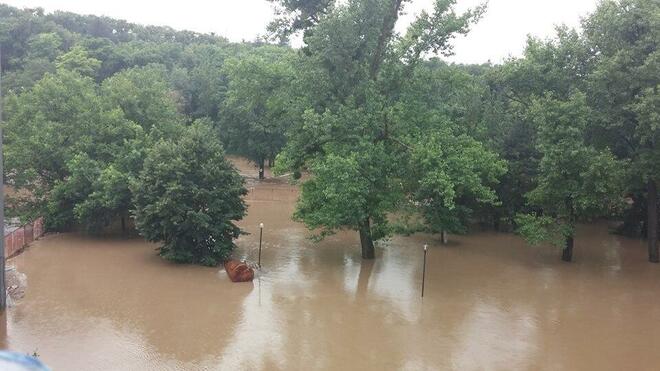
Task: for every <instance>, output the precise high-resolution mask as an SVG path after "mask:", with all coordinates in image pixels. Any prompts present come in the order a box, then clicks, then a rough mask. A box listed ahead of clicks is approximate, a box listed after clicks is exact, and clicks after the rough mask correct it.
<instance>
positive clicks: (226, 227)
mask: <svg viewBox="0 0 660 371" xmlns="http://www.w3.org/2000/svg"><path fill="white" fill-rule="evenodd" d="M131 191H132V193H133V205H134V209H133V217H134V218H135V223H136V226H137V229H138V231H139V232H140V234H142V235H143V236H144V237H145V238H146V239H147V240H149V241H153V242H162V246H161V247H160V255H161V256H163V257H164V258H166V259H168V260H172V261H175V262H179V263H195V264H202V265H209V266H212V265H216V264H217V263H218V262H221V261H223V260H225V259H227V258H228V256H229V254H230V253H231V251H232V249H233V248H234V247H235V245H234V242H233V240H234V239H235V238H237V237H238V236H239V235H240V233H241V231H240V229H239V228H238V227H237V226H236V224H235V221H237V220H240V219H242V218H243V216H244V214H245V210H246V206H245V203H244V201H243V198H242V197H243V196H244V195H245V194H246V193H247V190H246V189H245V188H244V186H243V178H241V176H240V175H239V174H238V172H237V171H236V169H235V168H234V167H233V166H232V165H231V164H230V163H229V162H228V161H227V160H226V159H225V157H224V151H223V148H222V145H221V143H220V140H219V138H218V136H217V134H216V133H215V132H214V131H213V129H212V128H211V127H210V125H209V124H208V123H207V122H203V121H199V120H198V121H196V122H195V123H194V124H193V125H192V126H190V127H189V128H187V130H186V131H185V132H184V133H183V134H182V136H181V137H180V138H179V139H177V140H161V141H159V142H158V143H157V144H156V145H155V146H154V147H153V148H151V149H149V150H148V151H147V156H146V159H145V161H144V168H143V170H142V171H141V172H140V175H139V177H137V179H136V180H135V181H133V182H132V184H131Z"/></svg>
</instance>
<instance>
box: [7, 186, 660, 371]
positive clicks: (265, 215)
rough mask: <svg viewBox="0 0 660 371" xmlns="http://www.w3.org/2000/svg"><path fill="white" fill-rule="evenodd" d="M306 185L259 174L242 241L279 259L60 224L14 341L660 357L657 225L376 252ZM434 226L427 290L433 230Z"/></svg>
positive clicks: (232, 358)
mask: <svg viewBox="0 0 660 371" xmlns="http://www.w3.org/2000/svg"><path fill="white" fill-rule="evenodd" d="M295 195H296V190H295V189H293V188H291V187H288V186H286V185H279V186H274V185H273V184H269V183H266V185H265V186H263V187H261V188H260V187H259V186H256V190H255V191H254V192H253V193H252V194H251V195H250V201H249V204H250V208H249V214H248V216H247V218H246V219H245V220H244V221H243V222H242V223H241V225H242V226H243V227H244V228H245V230H246V231H248V232H250V233H251V235H248V236H245V237H242V238H241V239H240V240H239V241H238V245H239V246H240V249H239V250H238V251H237V252H236V255H237V256H238V257H241V258H248V259H251V260H256V258H257V246H258V238H259V235H258V224H259V223H260V222H263V223H264V224H265V230H264V250H263V255H262V265H263V269H262V271H261V272H259V274H258V278H257V279H255V281H254V282H253V283H247V284H233V283H231V282H230V281H229V280H228V278H227V276H226V274H225V273H224V271H223V270H222V269H221V268H204V267H197V266H182V265H174V264H170V263H167V262H165V261H163V260H162V259H160V258H159V257H158V256H157V255H156V253H155V251H154V248H155V246H154V245H152V244H149V243H145V242H143V241H141V240H138V239H119V238H117V239H111V238H110V239H93V238H89V237H84V236H81V235H76V234H58V235H50V236H47V237H45V238H43V239H41V240H39V241H37V242H36V243H34V244H33V246H32V247H30V248H29V249H28V250H27V251H25V252H24V253H23V254H22V255H19V256H18V257H16V258H14V259H12V264H15V265H16V266H17V269H18V270H19V271H21V272H24V273H26V274H27V276H28V287H27V290H26V293H25V297H24V298H23V299H21V300H20V301H19V302H18V303H17V305H15V306H14V307H12V308H10V309H9V311H8V313H7V315H6V325H5V326H6V328H0V345H1V346H2V347H3V348H4V347H8V348H10V349H12V350H15V351H19V352H24V353H32V352H35V351H36V352H37V353H38V354H39V356H40V357H41V359H42V360H43V361H44V362H46V363H47V364H48V365H50V366H51V367H52V368H53V369H54V370H235V369H245V370H277V369H283V370H316V369H318V370H396V369H402V370H425V369H456V370H476V369H479V370H491V369H492V370H510V369H548V370H576V369H585V370H586V369H592V370H623V369H629V370H643V369H648V370H651V369H658V368H660V351H658V346H660V266H659V265H652V264H649V263H646V257H645V246H644V244H643V242H642V241H637V240H630V239H625V238H622V237H617V236H612V235H610V234H608V232H607V229H606V228H605V227H604V226H602V225H591V226H583V227H581V228H580V230H579V234H578V238H577V240H576V250H575V260H576V261H575V262H574V263H572V264H566V263H562V262H561V261H560V260H559V252H558V251H556V250H554V249H551V248H531V247H527V246H525V245H524V243H523V242H522V241H521V240H520V239H519V238H517V237H515V236H511V235H508V234H498V233H493V232H479V233H475V234H472V235H469V236H460V237H456V236H452V238H451V241H450V242H451V243H450V244H449V245H448V246H442V245H440V244H439V241H438V238H437V237H433V236H426V235H416V236H413V237H405V238H404V237H397V238H394V239H392V240H391V241H388V242H386V243H381V244H380V245H379V246H378V248H377V258H376V260H374V261H362V260H361V259H360V252H359V246H358V244H359V241H358V238H357V235H356V233H340V234H338V235H335V236H332V237H329V238H328V239H327V240H325V241H324V242H322V243H320V244H314V243H312V242H310V241H309V240H307V239H306V237H307V236H308V232H307V231H306V230H305V228H304V227H303V226H302V225H300V224H297V223H294V222H292V221H291V220H290V215H291V213H292V211H293V202H294V199H295ZM426 242H428V243H429V245H430V247H429V253H428V266H427V280H426V292H425V297H424V298H423V299H421V298H420V285H421V273H422V245H423V244H424V243H426Z"/></svg>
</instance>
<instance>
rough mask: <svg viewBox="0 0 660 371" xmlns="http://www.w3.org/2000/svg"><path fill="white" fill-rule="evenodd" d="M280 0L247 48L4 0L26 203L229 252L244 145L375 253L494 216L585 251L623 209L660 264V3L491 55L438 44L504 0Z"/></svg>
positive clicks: (20, 210)
mask: <svg viewBox="0 0 660 371" xmlns="http://www.w3.org/2000/svg"><path fill="white" fill-rule="evenodd" d="M271 2H272V3H273V6H274V7H276V9H277V14H278V16H277V18H276V20H275V21H274V22H273V23H272V24H271V25H270V26H269V34H268V36H267V37H264V38H263V39H262V40H259V41H254V42H243V43H232V42H229V41H227V40H226V39H224V38H223V37H221V36H218V35H213V34H200V33H195V32H189V31H178V30H173V29H171V28H167V27H155V26H142V25H137V24H132V23H128V22H125V21H122V20H116V19H110V18H106V17H96V16H82V15H76V14H73V13H67V12H54V13H46V12H45V11H44V10H43V9H17V8H13V7H10V6H7V5H1V4H0V48H1V57H0V63H1V66H2V67H1V69H0V72H1V74H2V91H3V104H2V105H3V112H2V115H3V117H2V118H3V129H4V145H5V157H4V161H5V163H4V176H5V183H6V184H9V185H11V186H13V187H15V188H16V189H17V190H19V191H18V192H16V195H15V196H14V197H13V198H12V199H10V200H8V202H9V210H8V212H11V213H12V214H13V215H17V216H20V217H21V218H23V219H30V218H34V217H36V216H40V215H43V216H45V218H46V223H47V228H48V229H49V230H51V231H65V230H70V229H72V228H82V229H84V230H85V231H87V232H89V233H99V232H100V231H102V230H103V229H104V228H106V227H108V226H109V225H110V224H111V223H114V222H118V221H121V224H122V225H124V224H126V223H128V221H129V220H133V221H134V225H135V227H136V228H137V230H138V231H139V232H140V234H141V235H143V236H144V237H145V238H146V239H147V240H149V241H154V242H160V243H161V245H162V246H161V248H160V254H161V255H162V256H163V257H165V258H167V259H170V260H173V261H177V262H186V263H196V264H203V265H215V264H217V263H218V262H220V261H222V260H223V259H226V258H227V257H228V256H229V254H230V253H231V251H232V249H233V248H234V247H235V246H234V239H235V238H236V237H238V236H239V235H240V234H241V230H240V228H238V227H237V225H236V221H238V220H240V219H241V218H242V217H243V216H244V214H245V212H246V208H247V206H246V204H245V201H244V200H243V196H244V195H245V194H246V193H247V190H246V187H245V184H244V180H243V179H242V177H241V176H240V175H239V174H238V173H237V171H236V170H235V169H234V167H233V166H232V165H231V163H230V162H229V161H228V160H227V159H226V154H233V155H239V156H243V157H246V158H248V159H249V160H250V161H252V162H253V163H254V164H255V166H257V167H258V168H259V169H264V168H265V167H266V166H267V165H270V166H272V167H273V169H274V170H275V171H276V173H277V174H291V181H292V182H297V183H299V184H300V187H301V195H300V199H299V200H298V203H297V207H296V212H295V213H294V218H295V219H296V220H298V221H301V222H303V223H304V224H305V225H306V226H308V227H309V229H310V230H311V231H312V232H313V238H315V239H318V240H320V239H322V238H324V237H326V236H328V235H330V234H332V233H335V232H337V231H339V230H352V231H355V233H357V234H359V237H360V245H361V255H362V257H363V258H364V259H372V258H374V257H375V247H374V243H375V242H376V241H379V240H382V239H387V238H389V237H391V236H393V235H396V234H403V235H408V234H412V233H416V232H429V233H438V234H442V235H443V238H444V236H445V235H446V234H448V233H449V234H462V233H469V232H470V230H471V229H473V228H477V227H479V226H481V227H487V228H493V229H496V230H499V231H504V232H512V233H518V234H520V235H521V236H522V237H524V238H525V239H526V240H527V241H528V242H529V243H530V244H531V245H545V246H547V245H551V246H555V247H557V249H558V250H557V251H558V252H560V254H561V258H562V259H563V260H564V261H571V260H572V253H573V247H574V240H576V241H579V235H577V236H576V226H577V225H578V224H579V223H588V222H592V221H596V220H602V219H606V220H612V221H619V222H620V223H619V227H618V228H617V229H616V231H614V232H616V233H620V234H624V235H627V236H632V237H638V238H645V239H647V240H648V259H649V261H650V262H654V263H657V262H659V261H660V256H659V254H658V241H657V240H658V227H659V224H660V223H659V221H658V190H657V183H658V181H659V180H660V95H659V90H660V52H658V50H657V44H658V41H659V40H660V3H659V2H658V1H657V0H604V1H602V2H600V3H599V5H598V7H597V9H596V10H595V11H594V12H593V13H592V14H589V15H588V16H587V17H585V18H584V19H583V20H582V22H581V27H580V28H579V29H571V28H568V27H565V26H561V25H558V26H557V28H556V34H555V36H554V37H552V38H549V39H538V38H534V37H530V38H529V39H528V40H527V44H526V47H525V51H524V53H523V55H522V56H520V57H512V58H510V59H508V60H506V61H505V62H504V63H501V64H490V63H489V64H483V65H464V64H449V63H446V62H444V61H443V60H442V56H449V55H451V54H452V42H453V40H454V39H455V38H456V37H458V36H460V35H465V34H467V33H468V32H469V31H470V28H471V27H472V26H473V25H474V24H475V23H477V22H479V20H480V18H482V17H483V15H484V14H485V13H486V12H487V11H488V9H487V6H486V5H484V6H480V7H476V8H473V9H471V10H468V11H466V12H462V13H457V12H456V10H455V7H454V5H455V0H435V1H434V7H433V9H431V10H429V11H428V12H422V13H421V14H419V15H418V16H417V17H416V18H415V19H414V20H413V21H412V23H411V24H410V25H409V26H408V27H407V29H406V31H405V32H402V33H399V32H397V31H396V25H397V23H398V21H400V16H401V14H402V13H403V12H404V11H405V8H406V5H407V3H409V2H410V1H407V0H387V1H382V0H348V1H343V2H339V1H334V0H271ZM293 35H302V40H303V45H302V46H301V47H300V48H293V47H291V46H290V43H289V40H290V38H291V37H292V36H293ZM263 175H264V173H263V170H261V171H260V177H263ZM576 237H577V239H576ZM578 244H579V243H578Z"/></svg>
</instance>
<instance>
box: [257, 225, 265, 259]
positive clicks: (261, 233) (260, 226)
mask: <svg viewBox="0 0 660 371" xmlns="http://www.w3.org/2000/svg"><path fill="white" fill-rule="evenodd" d="M263 236H264V223H259V262H258V263H257V264H258V265H259V268H261V240H262V238H263Z"/></svg>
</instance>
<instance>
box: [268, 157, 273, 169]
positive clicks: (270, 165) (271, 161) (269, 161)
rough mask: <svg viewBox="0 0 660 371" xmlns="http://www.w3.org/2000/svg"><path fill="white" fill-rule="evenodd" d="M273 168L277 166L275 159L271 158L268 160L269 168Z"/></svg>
mask: <svg viewBox="0 0 660 371" xmlns="http://www.w3.org/2000/svg"><path fill="white" fill-rule="evenodd" d="M273 166H275V158H273V157H269V158H268V167H271V168H272V167H273Z"/></svg>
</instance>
